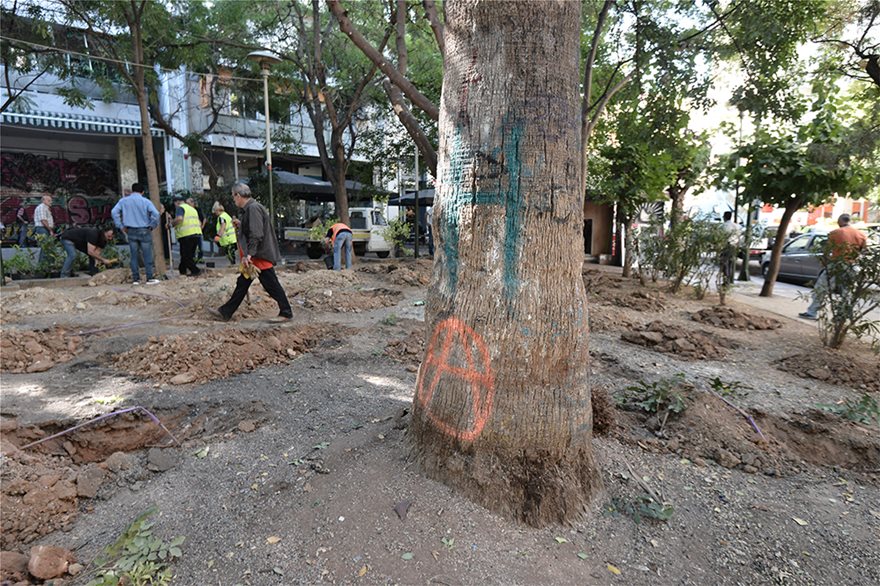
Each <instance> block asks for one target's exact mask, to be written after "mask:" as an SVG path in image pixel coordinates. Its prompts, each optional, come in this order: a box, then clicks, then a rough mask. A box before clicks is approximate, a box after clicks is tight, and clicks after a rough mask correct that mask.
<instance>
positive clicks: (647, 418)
mask: <svg viewBox="0 0 880 586" xmlns="http://www.w3.org/2000/svg"><path fill="white" fill-rule="evenodd" d="M686 399H687V404H688V406H687V408H686V409H685V410H684V411H683V412H682V413H680V414H678V415H671V416H670V417H669V418H668V419H667V421H666V424H665V425H663V424H662V420H661V418H659V417H657V416H652V415H650V414H648V413H644V412H634V411H619V417H618V423H619V427H618V432H619V433H620V434H621V438H622V439H623V440H624V441H628V442H630V443H636V444H638V445H640V446H641V447H642V448H643V449H647V450H649V451H652V452H664V451H667V452H672V453H675V454H678V455H681V456H684V457H687V458H689V459H690V460H692V461H693V462H695V463H696V464H704V463H705V461H707V460H713V461H715V462H716V463H717V464H718V465H720V466H722V467H724V468H731V469H733V468H736V469H738V470H742V471H744V472H746V473H751V474H755V473H764V474H767V475H769V476H776V475H788V474H793V473H796V472H798V471H800V470H802V469H803V463H804V462H807V463H809V464H813V465H816V466H827V467H842V468H848V469H852V470H856V471H862V472H875V471H876V470H877V469H878V467H880V436H878V435H877V434H876V433H873V432H872V431H871V430H870V429H868V427H866V426H860V425H856V424H854V423H851V422H849V421H847V420H845V419H843V418H840V417H836V416H833V415H830V414H827V413H822V412H819V411H810V412H808V413H806V414H798V415H793V416H790V417H778V416H773V415H768V414H765V413H761V412H753V413H751V415H752V418H753V420H754V421H755V424H756V425H757V426H758V429H760V430H761V433H762V434H763V437H762V436H761V435H759V434H758V432H757V431H756V430H755V429H754V428H753V427H752V426H751V424H750V423H749V422H748V420H747V419H746V418H745V417H743V416H742V414H740V413H739V412H738V411H737V410H736V409H734V408H733V407H731V406H730V405H728V404H726V403H725V402H724V401H722V400H721V399H719V398H718V397H716V396H714V395H711V394H709V393H705V392H699V391H693V392H689V393H687V394H686Z"/></svg>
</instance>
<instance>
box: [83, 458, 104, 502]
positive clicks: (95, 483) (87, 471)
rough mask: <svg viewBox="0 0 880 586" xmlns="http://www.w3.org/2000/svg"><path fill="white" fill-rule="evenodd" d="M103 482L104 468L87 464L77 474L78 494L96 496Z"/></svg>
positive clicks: (89, 496)
mask: <svg viewBox="0 0 880 586" xmlns="http://www.w3.org/2000/svg"><path fill="white" fill-rule="evenodd" d="M103 482H104V471H103V470H101V469H100V468H98V467H97V466H94V465H91V466H86V467H84V468H82V469H80V471H79V473H78V474H77V475H76V494H77V496H81V497H85V498H90V499H92V498H95V497H96V496H97V495H98V489H99V488H101V484H102V483H103Z"/></svg>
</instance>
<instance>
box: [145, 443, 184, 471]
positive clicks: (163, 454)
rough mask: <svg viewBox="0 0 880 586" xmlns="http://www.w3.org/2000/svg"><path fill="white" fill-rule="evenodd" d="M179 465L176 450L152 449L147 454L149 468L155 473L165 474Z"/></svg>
mask: <svg viewBox="0 0 880 586" xmlns="http://www.w3.org/2000/svg"><path fill="white" fill-rule="evenodd" d="M176 464H177V452H175V451H174V450H168V449H165V450H163V449H161V448H150V451H149V452H147V468H149V469H150V470H153V471H154V472H165V471H166V470H170V469H171V468H174V466H175V465H176Z"/></svg>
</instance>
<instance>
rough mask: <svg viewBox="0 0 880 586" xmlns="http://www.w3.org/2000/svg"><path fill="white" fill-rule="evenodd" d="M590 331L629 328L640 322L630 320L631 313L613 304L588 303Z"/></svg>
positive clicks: (635, 326)
mask: <svg viewBox="0 0 880 586" xmlns="http://www.w3.org/2000/svg"><path fill="white" fill-rule="evenodd" d="M589 315H590V331H591V332H608V331H618V330H631V329H636V328H638V327H639V326H640V325H641V324H640V323H639V322H638V321H633V320H632V314H631V313H630V312H628V311H625V310H623V309H620V308H617V307H614V306H613V305H602V306H598V305H593V304H591V305H590V313H589Z"/></svg>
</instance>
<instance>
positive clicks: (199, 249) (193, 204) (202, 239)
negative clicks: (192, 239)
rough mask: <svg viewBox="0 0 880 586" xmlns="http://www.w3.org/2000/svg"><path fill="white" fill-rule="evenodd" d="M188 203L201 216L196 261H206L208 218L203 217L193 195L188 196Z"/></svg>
mask: <svg viewBox="0 0 880 586" xmlns="http://www.w3.org/2000/svg"><path fill="white" fill-rule="evenodd" d="M186 203H187V204H189V206H190V207H191V208H192V209H194V210H195V211H196V215H197V216H198V218H199V245H198V246H197V247H196V263H200V262H204V260H205V250H204V248H205V247H204V242H205V236H204V232H205V224H207V223H208V218H203V217H202V211H201V210H200V209H199V206H198V205H197V204H196V200H195V198H193V197H188V198H186Z"/></svg>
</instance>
